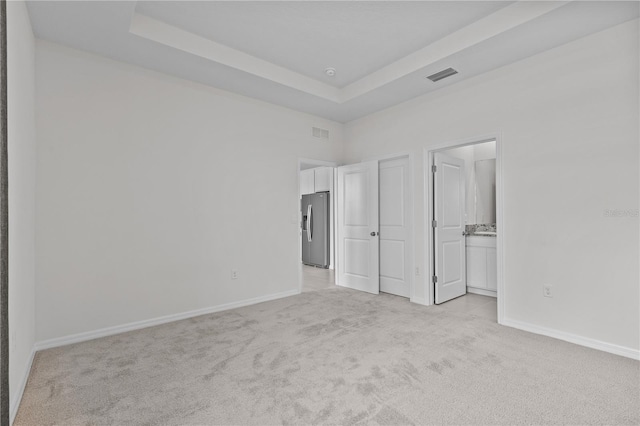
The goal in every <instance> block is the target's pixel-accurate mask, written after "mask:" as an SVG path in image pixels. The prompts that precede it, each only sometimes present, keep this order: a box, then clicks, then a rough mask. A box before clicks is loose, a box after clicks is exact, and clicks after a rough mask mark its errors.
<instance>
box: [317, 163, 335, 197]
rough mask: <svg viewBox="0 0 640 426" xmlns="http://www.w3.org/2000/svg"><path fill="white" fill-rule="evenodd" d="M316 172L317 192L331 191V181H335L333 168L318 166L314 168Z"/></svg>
mask: <svg viewBox="0 0 640 426" xmlns="http://www.w3.org/2000/svg"><path fill="white" fill-rule="evenodd" d="M313 170H314V172H315V175H314V178H315V184H314V188H315V192H325V191H331V186H332V185H331V182H332V181H333V168H331V167H318V168H316V169H313Z"/></svg>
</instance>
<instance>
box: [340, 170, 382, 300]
mask: <svg viewBox="0 0 640 426" xmlns="http://www.w3.org/2000/svg"><path fill="white" fill-rule="evenodd" d="M336 195H337V197H336V199H337V202H336V206H337V208H338V263H337V267H338V269H337V272H338V274H337V276H338V279H337V284H338V285H340V286H343V287H349V288H353V289H355V290H361V291H366V292H368V293H373V294H378V293H379V291H380V277H379V273H380V272H379V267H378V263H379V241H378V233H379V226H378V225H379V224H378V162H377V161H368V162H364V163H359V164H352V165H349V166H343V167H338V186H337V190H336Z"/></svg>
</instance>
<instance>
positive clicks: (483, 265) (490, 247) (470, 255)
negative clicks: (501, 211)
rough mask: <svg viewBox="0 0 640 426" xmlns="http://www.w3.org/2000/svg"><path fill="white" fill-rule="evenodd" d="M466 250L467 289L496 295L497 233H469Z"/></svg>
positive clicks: (486, 294)
mask: <svg viewBox="0 0 640 426" xmlns="http://www.w3.org/2000/svg"><path fill="white" fill-rule="evenodd" d="M466 250H467V291H468V292H469V293H476V294H482V295H485V296H493V297H496V295H497V293H496V289H497V282H498V278H497V271H498V268H497V261H496V237H495V233H485V235H482V234H480V235H478V234H477V233H476V234H472V235H468V236H467V238H466Z"/></svg>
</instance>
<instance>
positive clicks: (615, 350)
mask: <svg viewBox="0 0 640 426" xmlns="http://www.w3.org/2000/svg"><path fill="white" fill-rule="evenodd" d="M502 325H506V326H507V327H513V328H517V329H519V330H523V331H528V332H530V333H535V334H541V335H543V336H548V337H553V338H554V339H560V340H564V341H565V342H570V343H575V344H576V345H581V346H586V347H588V348H592V349H598V350H600V351H604V352H609V353H612V354H615V355H620V356H623V357H626V358H631V359H636V360H640V350H638V349H633V348H628V347H625V346H619V345H614V344H612V343H607V342H603V341H600V340H596V339H591V338H589V337H584V336H578V335H577V334H571V333H566V332H564V331H560V330H554V329H552V328H546V327H541V326H538V325H534V324H529V323H526V322H522V321H517V320H512V319H508V318H504V320H503V321H502Z"/></svg>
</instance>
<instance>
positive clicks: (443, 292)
mask: <svg viewBox="0 0 640 426" xmlns="http://www.w3.org/2000/svg"><path fill="white" fill-rule="evenodd" d="M434 158H435V166H436V169H435V172H434V200H433V201H434V220H435V224H434V225H435V226H434V230H433V231H434V236H435V242H434V245H435V247H434V252H435V281H436V283H435V290H436V291H435V293H436V294H435V296H436V304H438V303H442V302H446V301H447V300H451V299H453V298H455V297H458V296H462V295H463V294H466V292H467V280H466V265H465V260H466V258H465V236H464V230H465V220H464V216H465V169H464V160H461V159H459V158H455V157H450V156H448V155H444V154H441V153H436V154H435V156H434Z"/></svg>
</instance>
